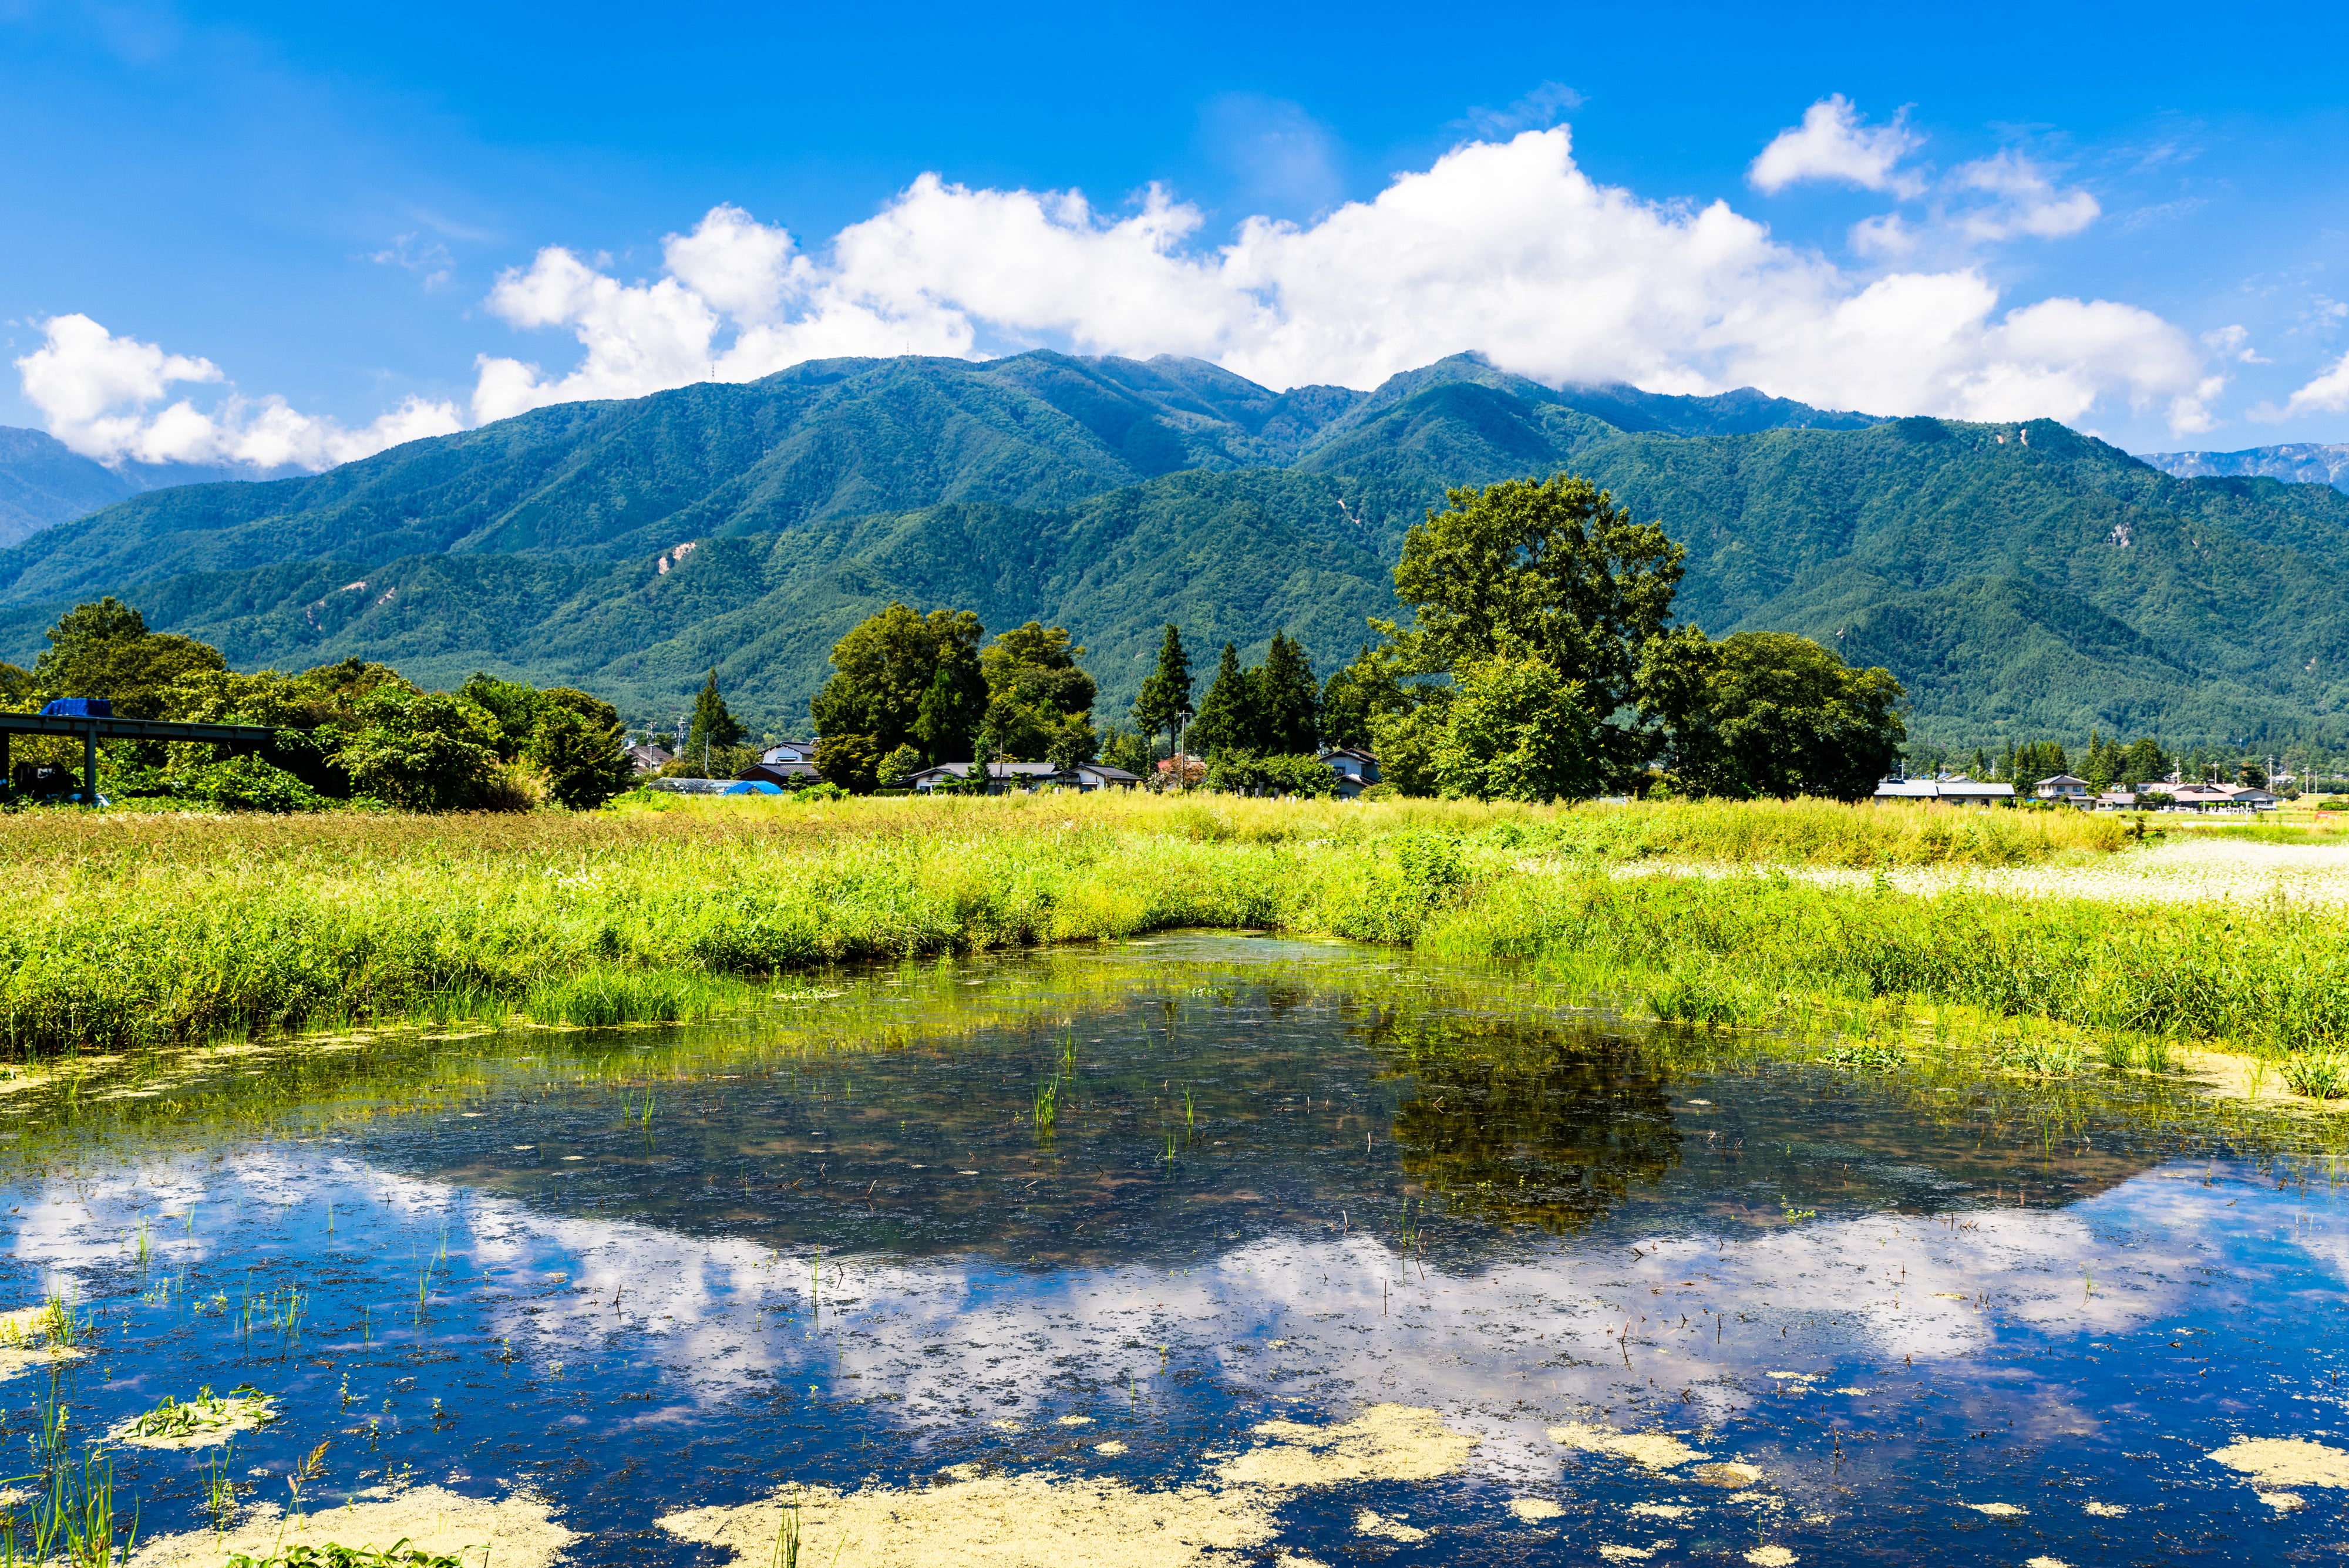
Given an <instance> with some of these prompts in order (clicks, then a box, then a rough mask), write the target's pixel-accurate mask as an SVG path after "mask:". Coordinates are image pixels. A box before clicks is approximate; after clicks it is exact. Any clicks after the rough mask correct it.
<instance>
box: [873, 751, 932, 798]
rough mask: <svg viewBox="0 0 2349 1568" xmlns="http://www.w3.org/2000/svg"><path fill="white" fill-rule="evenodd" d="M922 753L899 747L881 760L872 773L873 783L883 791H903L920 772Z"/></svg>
mask: <svg viewBox="0 0 2349 1568" xmlns="http://www.w3.org/2000/svg"><path fill="white" fill-rule="evenodd" d="M922 765H923V764H922V753H919V752H917V751H916V750H915V749H914V748H913V747H911V746H899V747H898V748H897V749H896V750H895V751H894V752H891V753H889V754H888V755H887V756H885V757H884V758H882V759H881V765H880V766H879V767H878V768H876V769H875V770H874V775H873V777H874V783H875V784H878V785H879V786H880V787H881V788H883V789H905V788H906V787H907V785H908V781H910V780H911V779H912V778H913V776H914V775H915V774H917V773H920V772H921V771H922Z"/></svg>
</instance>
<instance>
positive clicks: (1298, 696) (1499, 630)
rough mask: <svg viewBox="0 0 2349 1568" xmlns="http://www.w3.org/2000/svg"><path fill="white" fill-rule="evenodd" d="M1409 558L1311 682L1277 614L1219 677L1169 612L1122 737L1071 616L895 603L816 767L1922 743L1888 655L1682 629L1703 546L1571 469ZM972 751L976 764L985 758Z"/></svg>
mask: <svg viewBox="0 0 2349 1568" xmlns="http://www.w3.org/2000/svg"><path fill="white" fill-rule="evenodd" d="M1445 502H1446V504H1445V506H1444V508H1443V509H1442V510H1441V511H1437V510H1434V509H1431V510H1430V511H1429V512H1428V514H1427V518H1426V521H1425V522H1424V523H1423V524H1419V525H1417V526H1414V527H1413V529H1412V530H1411V531H1410V533H1409V534H1408V535H1406V536H1405V539H1404V542H1403V549H1402V559H1401V560H1400V561H1399V562H1398V563H1397V565H1396V566H1395V568H1394V581H1395V589H1396V595H1397V597H1398V598H1400V599H1401V600H1402V603H1403V604H1404V606H1405V607H1407V608H1408V609H1409V611H1410V616H1409V618H1408V621H1407V622H1406V621H1402V620H1398V621H1374V622H1373V623H1372V630H1373V631H1374V632H1375V633H1376V634H1377V638H1378V640H1377V641H1375V642H1373V643H1366V644H1365V645H1364V646H1363V648H1362V649H1361V652H1360V653H1359V654H1358V655H1357V656H1356V657H1355V658H1354V659H1352V660H1350V662H1349V663H1347V664H1346V665H1345V666H1344V667H1342V668H1341V669H1340V670H1336V671H1334V672H1333V673H1331V674H1330V677H1329V679H1328V680H1326V681H1321V682H1319V683H1318V684H1317V682H1316V680H1315V677H1314V672H1313V667H1312V662H1311V660H1310V659H1309V658H1308V657H1307V655H1306V652H1305V649H1303V647H1302V646H1301V645H1299V643H1298V642H1297V641H1296V640H1294V639H1291V638H1289V637H1288V635H1287V633H1286V632H1285V631H1279V632H1276V633H1275V634H1274V635H1273V638H1272V641H1271V643H1270V645H1269V647H1268V650H1267V652H1266V654H1265V657H1264V659H1263V660H1262V661H1261V662H1260V663H1257V664H1255V665H1252V666H1251V665H1244V664H1243V663H1242V662H1241V660H1240V656H1239V651H1238V649H1237V646H1236V645H1234V644H1232V643H1229V642H1226V644H1225V645H1224V647H1223V649H1222V651H1221V654H1220V656H1219V658H1218V659H1217V663H1216V670H1215V674H1214V676H1213V678H1212V679H1211V680H1209V681H1208V683H1207V689H1206V693H1205V695H1204V696H1201V697H1200V698H1199V699H1198V701H1197V704H1196V706H1195V708H1194V706H1193V696H1194V693H1195V680H1194V677H1193V674H1192V670H1191V664H1190V656H1189V653H1188V651H1187V650H1186V649H1185V647H1184V643H1183V638H1182V631H1181V628H1179V627H1177V626H1175V625H1174V624H1172V623H1170V624H1168V625H1167V627H1166V628H1165V630H1164V635H1163V637H1162V639H1161V642H1160V647H1159V653H1158V659H1157V663H1156V665H1155V666H1154V669H1153V670H1152V671H1151V673H1150V674H1149V676H1148V677H1146V678H1145V679H1144V680H1143V683H1142V688H1141V691H1140V694H1139V695H1138V697H1137V698H1136V700H1135V701H1134V703H1133V709H1132V711H1131V714H1130V719H1131V722H1132V728H1131V729H1126V728H1123V727H1115V726H1113V727H1112V729H1111V731H1110V732H1109V733H1108V735H1107V736H1106V737H1103V736H1101V735H1099V734H1098V733H1097V732H1095V731H1094V729H1093V727H1092V711H1091V710H1092V701H1093V699H1094V697H1095V694H1096V688H1095V686H1094V683H1093V681H1092V679H1091V677H1089V676H1087V675H1086V674H1085V673H1084V671H1083V670H1082V669H1081V668H1080V667H1079V666H1078V665H1077V663H1076V659H1077V658H1078V656H1081V654H1082V653H1083V652H1084V649H1082V648H1081V647H1078V646H1076V645H1075V644H1074V642H1073V640H1072V639H1071V636H1070V634H1069V633H1068V631H1067V630H1066V629H1065V628H1058V627H1053V628H1046V627H1042V626H1040V625H1039V624H1037V623H1036V622H1033V621H1030V622H1029V623H1028V624H1027V625H1026V626H1025V627H1022V628H1017V629H1016V630H1014V631H1009V632H1005V633H1003V634H1001V635H1000V636H999V637H998V638H997V639H996V640H995V641H994V642H993V643H990V644H987V645H986V646H984V647H982V646H981V644H982V643H983V642H984V639H985V636H986V633H985V629H984V628H982V627H981V626H980V625H979V622H978V617H977V616H975V615H973V614H972V613H971V612H969V611H968V610H944V609H941V610H933V611H931V612H929V614H928V615H926V616H924V615H922V614H920V613H918V612H916V611H915V610H914V609H912V608H909V607H906V606H905V605H902V604H893V605H891V606H890V607H888V608H887V609H885V610H884V611H882V612H881V613H880V614H878V615H875V616H874V617H872V618H869V619H868V620H866V621H864V623H862V624H861V625H859V626H858V627H857V628H855V629H854V630H853V631H851V632H850V633H849V634H848V636H847V637H845V638H843V639H842V640H841V643H840V645H839V646H838V647H837V648H836V649H834V650H833V670H834V673H833V676H832V678H831V679H830V680H829V681H828V682H827V683H826V685H825V686H824V688H823V691H822V692H820V693H819V694H818V696H817V698H816V700H815V703H814V706H813V717H814V720H815V722H816V724H817V726H818V728H819V729H820V730H821V731H822V732H823V735H824V741H823V746H822V749H820V751H819V753H818V755H817V766H818V768H819V770H820V771H822V772H823V774H824V776H825V777H827V778H830V779H833V780H835V781H836V782H840V783H842V784H843V785H845V786H847V787H852V788H872V787H874V786H875V785H879V786H882V787H886V786H887V785H888V784H890V783H891V782H892V780H893V779H895V780H902V779H903V778H905V777H906V776H909V775H910V774H911V773H913V772H914V771H916V770H917V769H918V768H920V767H923V766H927V765H932V764H935V763H942V762H960V761H964V760H969V761H971V762H973V763H981V762H986V761H992V760H996V759H999V758H1000V759H1003V760H1035V761H1050V762H1052V763H1056V764H1058V765H1060V766H1062V767H1068V766H1072V765H1074V764H1075V763H1080V762H1090V761H1093V760H1096V759H1099V760H1102V761H1104V762H1107V763H1112V765H1115V766H1118V767H1122V768H1124V769H1126V770H1127V771H1129V772H1132V773H1134V774H1143V775H1145V776H1147V775H1150V774H1152V773H1153V771H1154V763H1156V761H1157V759H1159V758H1161V757H1166V758H1172V757H1173V756H1174V753H1175V752H1176V751H1177V749H1178V747H1179V748H1180V749H1181V751H1182V752H1183V753H1185V757H1184V760H1183V763H1182V764H1181V765H1180V766H1179V767H1178V766H1175V765H1174V764H1173V763H1170V765H1169V773H1170V775H1180V777H1181V779H1182V782H1185V783H1189V782H1197V783H1201V784H1206V786H1208V787H1210V788H1226V789H1244V790H1260V789H1273V790H1278V791H1281V792H1283V793H1321V792H1324V791H1326V790H1327V789H1328V788H1330V785H1331V784H1332V782H1333V781H1332V778H1331V775H1330V770H1329V769H1328V768H1327V767H1326V766H1325V765H1323V764H1321V763H1319V762H1318V761H1316V760H1315V759H1316V756H1317V754H1318V753H1319V751H1320V750H1321V748H1323V747H1327V746H1351V747H1359V748H1362V749H1365V750H1368V751H1370V752H1372V753H1375V755H1376V756H1377V758H1378V763H1379V768H1380V771H1381V774H1382V776H1383V779H1384V781H1385V784H1384V787H1385V788H1387V789H1389V790H1392V791H1393V792H1395V793H1400V794H1429V795H1447V796H1474V797H1476V798H1480V799H1487V800H1493V799H1509V800H1537V801H1548V800H1556V799H1560V798H1566V799H1580V798H1588V797H1590V796H1593V795H1599V794H1631V793H1649V792H1652V791H1656V790H1662V791H1664V792H1667V793H1682V794H1695V795H1721V796H1730V797H1747V796H1756V795H1779V796H1791V795H1796V794H1816V795H1832V796H1837V797H1840V798H1844V799H1854V798H1857V797H1859V796H1861V795H1865V794H1869V793H1871V792H1872V791H1873V789H1874V788H1875V784H1876V781H1877V780H1878V778H1880V777H1882V776H1883V775H1884V774H1885V773H1886V772H1888V771H1889V769H1890V767H1891V765H1892V763H1893V762H1894V761H1895V759H1896V758H1897V757H1898V756H1899V751H1900V747H1901V744H1902V742H1903V741H1904V740H1905V738H1906V731H1905V727H1904V725H1903V722H1902V720H1901V717H1900V712H1899V705H1900V702H1901V700H1902V698H1903V696H1904V695H1905V693H1904V692H1903V691H1902V689H1901V687H1900V684H1899V681H1897V680H1894V679H1893V678H1892V676H1891V674H1890V672H1889V671H1888V670H1883V669H1880V668H1871V669H1866V670H1855V669H1852V668H1851V667H1850V666H1848V665H1847V664H1846V663H1845V661H1844V660H1843V659H1842V658H1841V656H1840V655H1838V654H1837V653H1836V652H1835V651H1834V650H1832V649H1827V648H1826V647H1824V646H1822V645H1821V644H1820V643H1818V642H1816V641H1815V640H1813V639H1809V638H1806V637H1798V636H1795V635H1793V634H1790V633H1785V632H1741V633H1737V634H1734V635H1732V636H1730V637H1727V638H1723V639H1720V640H1718V641H1716V640H1714V639H1711V638H1708V637H1707V636H1706V635H1705V633H1704V632H1703V631H1702V628H1697V627H1693V626H1679V627H1675V626H1672V625H1671V624H1670V623H1671V606H1672V598H1673V596H1674V594H1675V592H1676V591H1677V589H1678V587H1679V584H1680V580H1681V576H1682V563H1683V561H1684V558H1685V552H1684V550H1683V549H1682V546H1680V545H1676V544H1674V543H1673V542H1672V541H1671V539H1670V538H1668V537H1667V536H1666V535H1665V534H1664V531H1663V529H1662V528H1661V526H1659V525H1657V524H1652V523H1648V524H1642V523H1639V522H1636V521H1635V520H1634V519H1633V518H1632V517H1631V515H1630V512H1629V509H1628V508H1625V507H1622V506H1619V505H1618V504H1616V503H1615V502H1614V500H1613V499H1612V498H1611V497H1610V496H1609V494H1608V493H1606V492H1605V491H1602V490H1599V489H1597V488H1595V487H1593V486H1592V485H1591V484H1590V483H1588V482H1587V481H1585V480H1581V479H1578V478H1571V477H1568V476H1567V475H1563V474H1561V475H1558V476H1557V477H1555V478H1552V479H1549V480H1547V481H1534V480H1513V481H1508V482H1506V483H1500V484H1495V485H1490V486H1486V487H1485V488H1484V489H1482V490H1475V489H1461V490H1454V491H1450V492H1447V493H1446V496H1445ZM975 771H976V770H975Z"/></svg>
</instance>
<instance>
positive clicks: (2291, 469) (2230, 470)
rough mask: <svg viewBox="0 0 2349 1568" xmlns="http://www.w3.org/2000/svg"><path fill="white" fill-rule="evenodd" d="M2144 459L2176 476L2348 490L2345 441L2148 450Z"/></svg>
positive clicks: (2348, 450)
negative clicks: (2229, 449) (2212, 449)
mask: <svg viewBox="0 0 2349 1568" xmlns="http://www.w3.org/2000/svg"><path fill="white" fill-rule="evenodd" d="M2143 457H2144V461H2145V462H2149V463H2151V464H2152V465H2153V466H2154V467H2156V468H2158V469H2159V470H2161V472H2164V473H2167V474H2171V475H2174V476H2175V477H2177V478H2179V479H2202V478H2208V477H2213V476H2217V477H2225V478H2240V479H2250V478H2255V477H2261V476H2264V477H2266V478H2269V479H2282V480H2288V481H2290V482H2292V483H2299V484H2330V485H2332V486H2333V488H2334V489H2336V490H2349V442H2324V441H2295V442H2293V443H2292V444H2291V445H2289V446H2255V447H2251V448H2250V449H2248V450H2246V451H2243V452H2146V453H2144V454H2143Z"/></svg>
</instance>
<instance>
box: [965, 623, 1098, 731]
mask: <svg viewBox="0 0 2349 1568" xmlns="http://www.w3.org/2000/svg"><path fill="white" fill-rule="evenodd" d="M1084 651H1085V650H1084V649H1082V648H1081V647H1079V646H1077V644H1076V643H1075V641H1074V639H1071V637H1070V636H1069V633H1068V631H1067V629H1066V628H1062V627H1057V626H1050V627H1048V626H1045V625H1043V624H1042V623H1040V622H1038V621H1032V620H1031V621H1030V622H1028V623H1027V624H1026V625H1024V626H1019V627H1014V628H1011V629H1010V630H1009V631H1006V632H1002V633H999V634H998V636H997V637H996V639H995V640H994V641H993V642H990V643H988V645H987V647H986V648H985V649H982V650H981V651H980V653H979V656H978V663H979V670H980V672H981V673H982V674H983V675H984V676H985V677H986V680H987V698H988V701H987V724H988V728H989V729H990V730H991V731H992V732H993V735H994V739H995V742H996V745H997V746H998V748H999V750H1000V752H1001V754H1002V755H1003V756H1004V757H1005V758H1007V759H1009V760H1011V761H1015V762H1027V763H1032V762H1037V761H1040V760H1042V759H1045V758H1046V757H1048V756H1050V755H1052V754H1053V748H1054V746H1055V743H1056V742H1057V743H1058V745H1059V747H1060V754H1062V755H1067V754H1071V752H1070V748H1071V747H1074V748H1076V750H1077V751H1079V752H1081V753H1083V754H1082V755H1081V756H1076V758H1075V762H1088V763H1089V762H1091V761H1092V748H1093V747H1094V746H1095V745H1097V744H1098V743H1099V742H1098V741H1097V739H1096V738H1095V737H1094V736H1093V732H1092V726H1091V724H1090V723H1089V722H1088V719H1089V717H1090V715H1091V714H1092V706H1093V678H1092V676H1090V675H1088V674H1086V673H1085V672H1084V670H1082V669H1081V668H1079V666H1078V664H1077V659H1079V657H1081V655H1082V654H1083V653H1084ZM1075 762H1072V763H1070V764H1069V765H1071V766H1074V765H1075Z"/></svg>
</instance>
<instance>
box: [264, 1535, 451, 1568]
mask: <svg viewBox="0 0 2349 1568" xmlns="http://www.w3.org/2000/svg"><path fill="white" fill-rule="evenodd" d="M470 1552H480V1553H481V1563H474V1562H471V1560H470V1559H469V1557H468V1553H470ZM489 1553H490V1549H489V1548H488V1547H487V1546H468V1547H466V1548H465V1549H464V1550H463V1551H460V1552H427V1551H425V1550H424V1549H423V1548H422V1547H420V1546H414V1545H411V1544H409V1538H408V1537H407V1536H404V1535H403V1536H401V1537H400V1538H399V1539H398V1540H397V1541H395V1542H392V1543H391V1544H390V1545H388V1546H342V1545H338V1544H336V1542H332V1541H329V1542H326V1544H325V1545H324V1546H313V1545H311V1544H310V1543H309V1542H306V1541H297V1542H294V1543H293V1544H292V1545H290V1546H281V1547H279V1548H278V1549H277V1550H276V1551H274V1552H266V1553H264V1554H263V1555H262V1556H259V1557H254V1556H253V1555H251V1554H250V1553H247V1552H230V1553H229V1554H228V1556H227V1558H226V1560H225V1561H224V1562H223V1563H222V1568H482V1563H486V1562H487V1561H488V1560H489Z"/></svg>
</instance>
